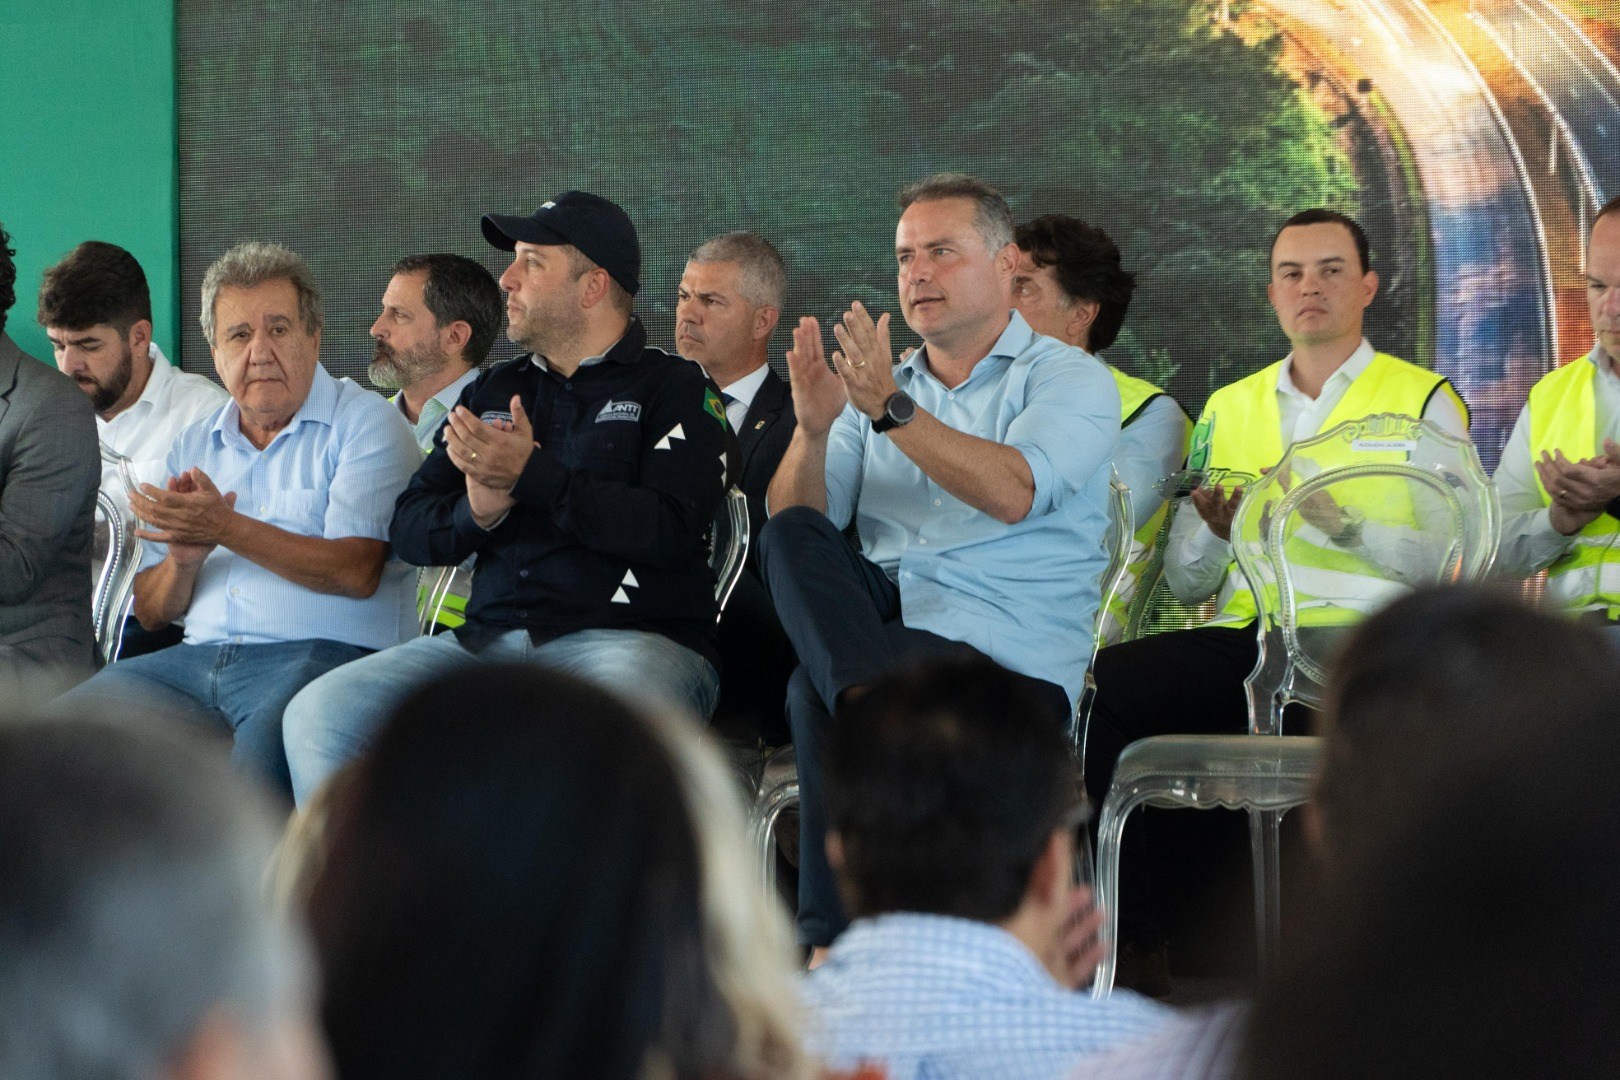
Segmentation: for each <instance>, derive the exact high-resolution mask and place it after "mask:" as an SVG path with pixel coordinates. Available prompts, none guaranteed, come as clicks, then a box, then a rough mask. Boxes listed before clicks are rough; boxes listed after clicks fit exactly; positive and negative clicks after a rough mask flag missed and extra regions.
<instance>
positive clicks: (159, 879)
mask: <svg viewBox="0 0 1620 1080" xmlns="http://www.w3.org/2000/svg"><path fill="white" fill-rule="evenodd" d="M140 719H141V720H142V721H143V722H142V723H140V724H139V725H137V724H135V723H133V722H129V723H120V722H113V721H110V720H101V719H88V718H70V717H64V718H55V719H48V720H47V719H37V718H30V719H25V720H6V721H0V864H3V865H4V866H5V879H6V880H5V887H4V889H0V956H4V957H5V962H4V963H3V964H0V1075H3V1076H19V1077H20V1076H94V1077H100V1078H104V1080H137V1078H148V1077H152V1076H157V1075H159V1074H161V1073H162V1072H163V1066H164V1065H165V1063H167V1062H169V1061H170V1060H172V1058H173V1057H174V1055H175V1054H177V1053H178V1052H180V1051H181V1050H182V1049H184V1048H185V1046H186V1044H187V1043H188V1042H189V1040H190V1038H191V1037H192V1036H193V1035H194V1034H195V1033H196V1031H197V1029H198V1026H199V1024H200V1023H201V1022H202V1020H203V1019H204V1018H205V1016H206V1015H207V1014H208V1012H209V1011H210V1010H211V1009H213V1008H214V1007H216V1006H220V1005H226V1006H228V1007H230V1008H232V1009H233V1010H234V1012H235V1013H236V1014H237V1015H239V1016H240V1017H241V1020H242V1022H243V1023H244V1024H245V1025H247V1026H248V1028H249V1030H250V1031H255V1030H256V1031H261V1032H262V1031H267V1030H269V1029H270V1028H271V1026H272V1025H273V1024H274V1023H276V1022H277V1021H278V1020H280V1019H281V1018H282V1017H284V1016H285V1015H287V1014H288V1012H289V1010H291V1009H292V1008H294V1007H302V1006H303V1005H304V1004H305V1002H306V1001H307V995H308V994H309V993H310V988H311V982H310V980H311V971H310V967H309V959H308V953H307V946H306V945H305V943H304V942H303V940H302V939H301V938H300V935H299V934H298V932H297V931H296V930H295V929H294V928H293V927H291V926H290V925H288V924H286V923H284V922H282V921H281V920H280V919H279V918H278V917H277V916H275V915H274V914H273V913H272V912H271V909H270V906H269V901H268V898H267V896H266V893H265V875H266V870H267V867H268V864H269V857H270V853H271V849H272V847H273V844H274V840H275V826H274V824H273V822H274V817H273V815H272V813H271V811H270V809H269V806H268V803H267V801H266V800H264V799H263V797H262V796H261V795H260V794H259V793H258V792H256V791H254V790H252V789H251V788H250V787H248V785H246V784H245V783H244V782H243V781H242V780H241V779H239V778H238V777H237V776H236V775H235V774H234V773H233V772H232V771H231V769H230V766H229V764H228V763H227V761H226V760H225V758H224V756H223V754H221V753H218V752H216V750H215V748H214V747H212V746H210V745H207V744H204V743H202V742H201V741H200V740H199V739H198V737H197V736H194V735H192V734H191V733H189V732H186V731H181V730H178V729H171V728H169V727H168V726H167V722H166V721H163V720H161V719H160V718H159V717H157V716H142V717H140Z"/></svg>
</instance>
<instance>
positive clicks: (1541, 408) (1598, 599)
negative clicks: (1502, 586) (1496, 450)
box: [1529, 355, 1620, 611]
mask: <svg viewBox="0 0 1620 1080" xmlns="http://www.w3.org/2000/svg"><path fill="white" fill-rule="evenodd" d="M1596 377H1597V367H1596V365H1594V364H1593V362H1592V358H1591V356H1590V355H1588V356H1585V357H1582V358H1581V359H1579V360H1577V361H1575V362H1574V363H1572V364H1565V365H1564V366H1563V367H1561V368H1557V369H1555V370H1553V371H1550V372H1548V373H1547V374H1546V375H1543V376H1542V377H1541V381H1540V382H1538V383H1536V385H1535V386H1534V387H1533V388H1532V389H1531V391H1530V400H1529V406H1530V460H1531V461H1537V460H1539V459H1540V457H1541V455H1542V453H1543V452H1545V453H1548V454H1551V453H1552V452H1553V451H1555V450H1562V451H1563V453H1564V456H1565V457H1567V458H1569V459H1570V460H1572V461H1580V460H1582V459H1583V458H1589V457H1594V456H1596V455H1599V454H1602V453H1603V446H1602V439H1601V438H1600V437H1599V434H1598V426H1597V389H1596V385H1595V381H1594V380H1595V379H1596ZM1531 471H1532V472H1534V470H1533V469H1532V470H1531ZM1536 490H1537V491H1539V492H1540V493H1541V505H1542V506H1550V505H1551V504H1552V499H1551V498H1550V497H1549V496H1548V494H1547V489H1546V488H1545V487H1543V486H1542V484H1541V475H1540V474H1539V473H1537V474H1536ZM1617 536H1620V521H1616V520H1615V519H1614V518H1613V517H1611V516H1610V515H1608V514H1599V515H1598V516H1597V519H1596V520H1594V521H1591V522H1589V523H1588V524H1587V525H1586V527H1585V528H1583V529H1582V530H1581V531H1580V532H1578V533H1576V534H1575V541H1574V546H1573V547H1571V548H1570V549H1569V550H1568V551H1566V552H1565V553H1564V554H1562V555H1560V556H1559V557H1558V558H1557V559H1555V560H1553V564H1552V565H1551V566H1549V567H1547V595H1548V596H1549V597H1551V598H1552V599H1554V600H1556V601H1557V602H1558V603H1560V604H1562V605H1564V606H1565V607H1566V608H1569V609H1571V610H1576V611H1580V610H1587V609H1593V608H1620V551H1616V550H1615V547H1616V538H1617Z"/></svg>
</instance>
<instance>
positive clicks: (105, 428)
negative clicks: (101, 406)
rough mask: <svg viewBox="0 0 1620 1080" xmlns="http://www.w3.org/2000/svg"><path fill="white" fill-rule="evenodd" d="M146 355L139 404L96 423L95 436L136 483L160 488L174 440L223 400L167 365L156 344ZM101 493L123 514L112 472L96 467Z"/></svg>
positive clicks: (124, 504)
mask: <svg viewBox="0 0 1620 1080" xmlns="http://www.w3.org/2000/svg"><path fill="white" fill-rule="evenodd" d="M147 355H148V356H150V357H151V358H152V374H151V376H150V377H149V378H148V379H147V380H146V389H144V390H142V391H141V396H140V399H139V400H137V401H136V402H135V404H133V405H131V406H130V407H129V408H127V409H125V410H124V411H123V412H121V413H119V414H118V415H117V416H115V417H113V418H112V419H111V420H103V419H102V418H101V417H99V416H98V417H96V431H97V433H98V434H99V435H100V436H101V442H102V445H104V446H106V447H108V448H109V449H112V450H115V451H117V452H118V453H120V454H123V455H124V456H125V457H127V458H129V459H130V460H131V461H132V462H133V463H134V471H135V479H136V480H137V481H138V482H140V483H143V484H153V485H155V486H157V487H162V486H163V484H164V482H165V481H166V480H168V478H169V473H168V468H167V462H168V457H169V448H170V447H172V446H173V445H174V439H175V436H177V435H179V434H180V433H181V432H182V431H184V430H185V429H186V428H188V427H190V426H191V425H192V424H194V423H196V422H197V421H198V420H201V419H203V418H204V417H207V416H211V415H213V414H214V412H216V411H217V410H218V409H219V408H220V406H222V405H224V404H225V402H226V401H228V400H229V396H228V395H227V394H226V393H225V391H224V390H223V389H221V388H220V386H219V384H218V383H216V382H214V381H213V380H212V379H205V378H203V376H201V375H193V374H191V373H190V372H186V371H181V370H180V369H179V368H177V367H175V366H173V365H172V364H170V363H169V359H168V357H166V356H164V355H163V352H162V350H160V349H159V348H158V347H157V343H156V342H154V343H153V344H152V345H151V346H150V347H149V348H148V349H147ZM101 490H102V491H105V492H106V493H107V494H108V495H111V496H112V498H113V501H114V502H116V503H117V504H118V508H119V509H120V510H122V511H124V512H125V513H126V514H127V513H128V512H129V495H128V494H127V493H126V492H125V491H124V484H123V481H122V480H120V479H119V477H118V469H117V467H116V466H113V465H108V464H107V463H105V462H103V463H102V466H101Z"/></svg>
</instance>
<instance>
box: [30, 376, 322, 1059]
mask: <svg viewBox="0 0 1620 1080" xmlns="http://www.w3.org/2000/svg"><path fill="white" fill-rule="evenodd" d="M74 392H75V393H78V391H76V390H75V391H74ZM208 750H209V748H208V747H206V746H202V745H199V744H198V741H197V740H196V739H194V738H188V737H186V733H185V732H183V731H175V730H170V729H169V728H168V727H167V726H166V725H165V724H164V723H162V722H160V718H159V717H156V716H145V715H141V716H138V717H132V718H131V721H130V722H127V723H113V722H110V721H107V720H96V719H80V718H75V719H70V720H65V721H44V720H6V721H4V722H0V851H3V852H5V856H4V858H5V866H6V887H5V888H4V889H3V890H0V955H4V956H5V958H6V959H5V963H4V964H0V1076H8V1077H40V1078H43V1077H68V1076H77V1077H90V1076H94V1077H100V1078H102V1080H153V1078H157V1077H165V1078H172V1080H180V1078H190V1080H228V1078H237V1080H240V1078H247V1077H252V1078H255V1080H324V1078H325V1077H326V1076H327V1075H328V1074H329V1069H328V1068H327V1065H326V1061H325V1057H326V1055H325V1054H324V1052H323V1051H322V1050H321V1046H320V1036H319V1034H318V1033H317V1030H316V1023H315V1001H314V998H315V994H314V990H315V986H314V979H313V975H314V972H313V965H312V964H311V957H310V956H309V949H308V948H307V946H306V944H305V942H304V941H303V935H302V933H301V932H300V931H299V928H298V927H297V926H296V925H294V924H293V923H291V922H290V921H288V920H285V919H283V918H281V917H278V916H277V915H276V914H275V913H274V912H273V911H272V909H271V906H270V903H269V901H268V899H267V897H266V895H265V889H264V876H265V869H266V867H267V866H268V864H269V861H270V857H271V851H272V848H273V845H274V844H275V839H276V829H277V824H278V823H277V821H276V820H275V817H274V815H273V813H272V808H271V807H270V806H269V805H268V800H265V799H261V798H257V797H255V795H256V793H255V792H253V791H251V790H248V789H247V788H246V787H245V786H244V785H242V784H241V783H239V782H238V781H237V780H236V779H235V778H234V777H233V776H232V775H231V773H230V770H229V769H228V768H226V766H225V763H224V761H223V760H221V758H220V757H219V756H217V755H215V754H213V753H209V752H208Z"/></svg>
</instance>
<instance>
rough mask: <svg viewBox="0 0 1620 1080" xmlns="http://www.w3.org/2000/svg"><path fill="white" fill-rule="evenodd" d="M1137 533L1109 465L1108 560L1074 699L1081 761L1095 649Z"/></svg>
mask: <svg viewBox="0 0 1620 1080" xmlns="http://www.w3.org/2000/svg"><path fill="white" fill-rule="evenodd" d="M1135 534H1136V519H1135V512H1134V511H1133V510H1132V509H1131V489H1130V488H1128V487H1126V486H1125V484H1124V483H1123V482H1121V481H1120V478H1119V472H1118V471H1117V470H1115V469H1114V468H1113V467H1112V466H1110V467H1109V480H1108V528H1107V529H1106V530H1105V531H1104V532H1103V551H1104V553H1105V554H1106V555H1107V556H1108V562H1107V563H1106V564H1105V565H1104V566H1103V571H1102V573H1101V574H1100V575H1099V576H1098V578H1097V592H1098V597H1097V614H1096V617H1095V620H1094V621H1093V623H1092V634H1091V657H1090V659H1089V660H1088V662H1087V663H1086V677H1085V682H1084V684H1083V686H1082V688H1081V690H1080V700H1079V701H1077V702H1076V703H1075V716H1074V748H1075V754H1076V756H1077V758H1078V759H1079V760H1081V761H1084V760H1085V757H1086V722H1087V719H1088V718H1089V716H1090V714H1091V699H1092V698H1093V697H1095V696H1096V693H1097V683H1096V680H1095V679H1094V678H1093V676H1092V669H1093V668H1094V667H1096V664H1097V650H1098V649H1100V648H1102V641H1103V628H1104V626H1105V625H1106V623H1107V620H1108V618H1109V608H1110V607H1111V606H1112V604H1113V602H1114V598H1115V597H1116V596H1117V595H1118V594H1119V590H1120V587H1121V585H1122V584H1123V583H1124V581H1125V571H1126V568H1127V565H1128V563H1129V562H1130V556H1131V541H1132V539H1133V538H1134V537H1135Z"/></svg>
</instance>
